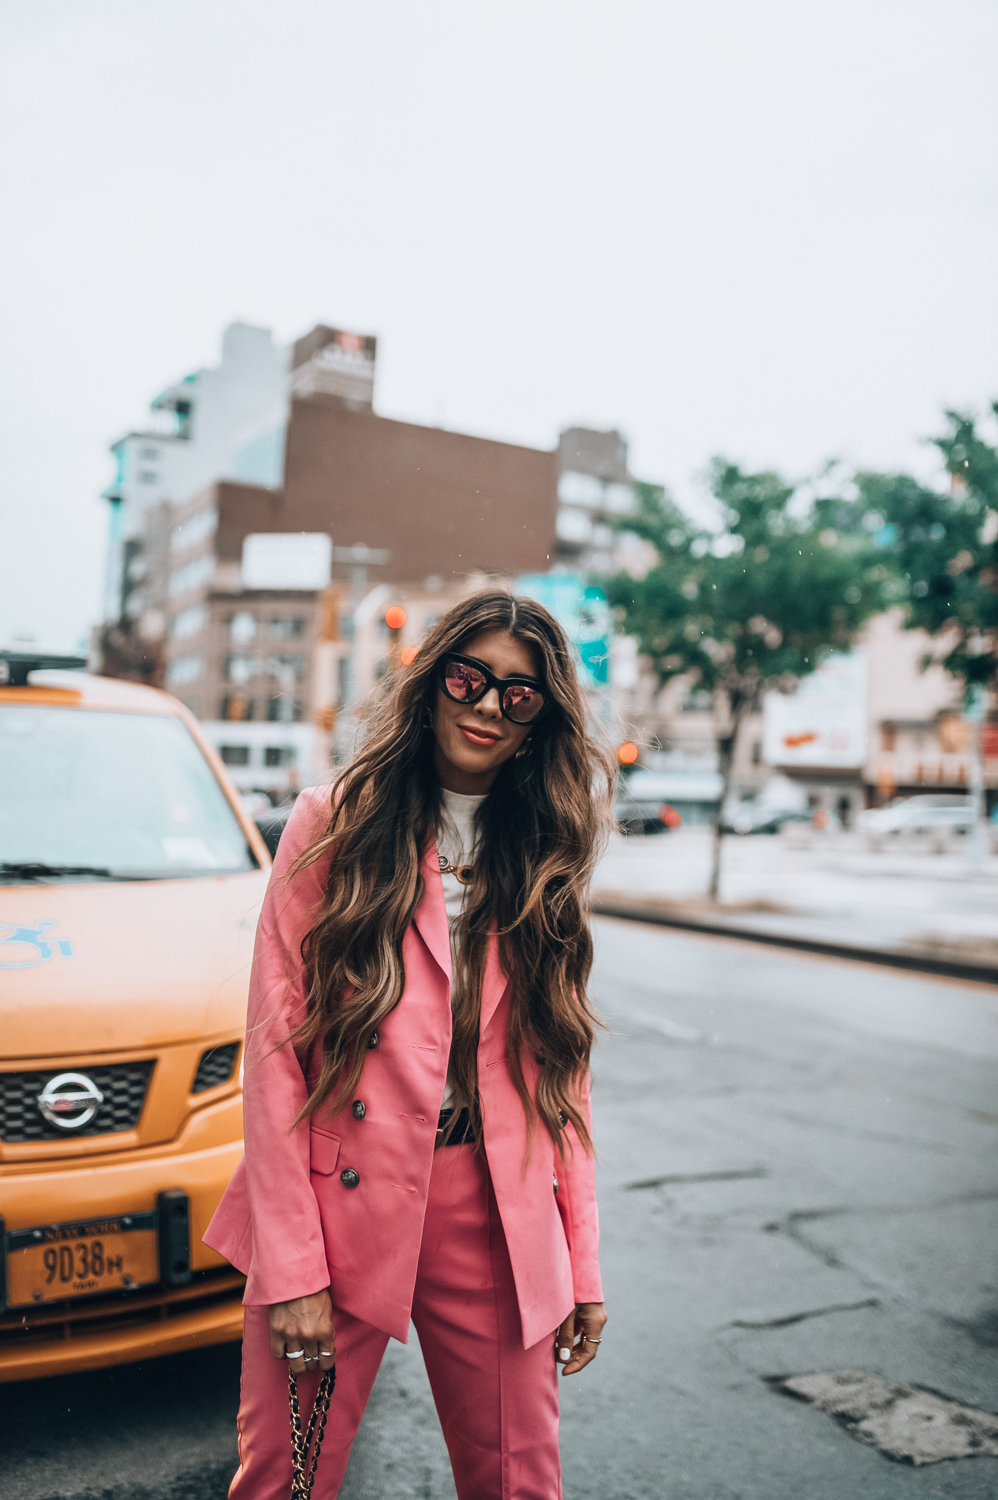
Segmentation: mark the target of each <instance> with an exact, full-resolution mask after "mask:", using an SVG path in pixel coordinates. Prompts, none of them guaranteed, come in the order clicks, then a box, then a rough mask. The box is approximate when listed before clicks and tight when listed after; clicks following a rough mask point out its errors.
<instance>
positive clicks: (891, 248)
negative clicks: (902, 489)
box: [0, 0, 998, 646]
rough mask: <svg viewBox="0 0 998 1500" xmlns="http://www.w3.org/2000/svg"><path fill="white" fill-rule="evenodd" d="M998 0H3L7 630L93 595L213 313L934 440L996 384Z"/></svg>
mask: <svg viewBox="0 0 998 1500" xmlns="http://www.w3.org/2000/svg"><path fill="white" fill-rule="evenodd" d="M996 65H998V6H996V4H995V3H994V0H856V3H854V0H696V3H692V0H598V3H593V0H479V3H476V4H469V3H468V0H367V3H365V4H363V5H357V4H355V3H351V4H343V3H341V0H283V3H281V4H280V5H276V4H274V3H273V0H266V3H264V0H171V3H170V4H168V5H151V4H136V0H86V4H80V3H79V0H30V3H28V0H7V4H5V5H4V6H3V7H2V8H0V82H2V87H0V139H2V143H3V144H2V184H0V192H2V202H3V218H4V223H5V229H4V233H3V236H2V243H0V271H2V276H3V285H4V290H5V293H6V296H5V309H6V310H5V315H4V320H3V341H2V361H0V380H2V388H0V412H2V448H0V505H2V528H0V640H3V639H5V638H6V639H7V640H9V639H10V637H11V636H12V635H14V634H22V635H33V636H35V637H36V638H37V639H39V640H40V641H45V642H49V643H51V644H53V645H57V644H58V645H63V646H72V645H73V644H75V643H76V642H77V641H78V640H79V639H80V638H81V637H82V636H83V635H84V634H85V633H86V631H87V630H88V628H89V626H90V625H91V624H92V622H93V621H94V620H95V618H96V612H97V608H98V599H99V592H100V580H101V572H102V566H103V556H104V541H105V534H106V524H107V520H106V506H105V504H104V503H103V502H101V501H100V500H99V499H98V495H99V492H100V490H101V489H102V488H103V487H104V485H105V484H107V482H108V480H109V477H110V474H111V459H110V455H109V454H108V452H107V445H108V444H109V443H110V442H111V441H112V440H113V439H114V438H116V437H117V436H119V435H120V434H121V433H122V432H123V431H125V430H127V429H128V428H130V427H132V426H135V425H141V423H142V421H143V417H144V413H145V411H146V408H147V404H148V401H149V400H150V398H151V397H152V396H154V395H155V394H156V392H157V391H158V390H160V389H161V388H162V387H163V386H164V385H166V384H167V383H168V382H169V381H172V380H173V379H175V378H176V377H177V376H179V375H182V374H184V373H185V372H186V371H189V370H192V369H196V368H197V367H198V366H199V365H203V364H209V363H215V362H216V360H217V357H218V350H219V340H220V335H221V331H222V328H223V326H224V325H225V324H226V323H227V322H230V321H231V320H233V319H236V318H241V319H245V320H247V321H249V322H253V323H258V324H263V325H266V326H268V327H271V328H273V329H274V331H275V333H276V335H277V336H278V337H279V338H280V339H282V340H288V339H291V338H293V337H295V336H296V335H298V334H300V333H302V332H304V331H306V330H307V329H308V328H310V327H311V326H312V325H313V324H314V323H315V322H318V321H323V322H330V323H334V324H338V325H340V326H345V327H348V328H353V329H357V330H361V331H365V332H373V333H376V334H377V335H378V340H379V345H378V383H377V389H376V396H375V402H376V408H377V410H378V411H380V412H381V413H382V414H383V415H386V416H395V417H402V418H410V419H414V420H416V421H420V422H435V421H439V422H442V423H443V425H445V426H448V427H453V428H458V429H461V430H463V431H467V432H472V433H481V434H486V435H489V436H497V437H502V438H508V439H512V440H515V441H518V442H526V443H531V444H536V445H538V446H542V447H551V446H553V445H554V443H555V442H556V440H557V434H558V431H559V428H561V427H563V426H566V425H568V424H570V423H576V422H585V423H590V424H593V425H597V426H601V427H611V426H617V427H619V428H620V429H621V430H622V431H623V432H624V433H625V434H626V435H627V437H628V438H629V440H630V443H631V460H632V469H633V470H634V471H635V472H636V473H638V474H639V475H641V476H643V477H647V478H651V479H657V480H664V481H665V482H667V483H668V484H669V485H670V486H672V488H673V489H674V491H675V492H676V494H677V495H678V496H679V497H680V498H681V499H685V500H686V501H687V502H690V503H692V502H693V501H694V500H695V495H696V483H697V475H698V474H700V473H701V472H702V470H703V468H704V465H705V464H706V462H707V460H708V459H709V458H710V456H711V455H712V454H715V453H724V454H727V455H730V456H732V457H734V458H736V459H738V460H741V461H743V462H745V463H748V464H755V465H764V464H765V465H773V466H777V467H781V468H783V469H784V470H786V471H787V472H789V473H791V474H793V475H803V474H806V473H807V472H809V471H811V470H813V469H814V468H815V467H816V466H818V465H820V464H821V463H822V462H823V461H824V460H826V459H827V458H829V457H831V456H842V457H844V458H846V459H847V460H849V461H852V462H855V463H859V464H863V465H865V466H880V467H900V466H908V467H916V468H918V469H919V470H920V471H922V472H926V465H927V463H929V462H930V456H929V454H928V452H927V450H926V449H925V447H924V446H923V445H922V444H921V442H920V440H921V439H922V438H924V437H925V436H926V435H927V434H931V433H932V432H933V431H935V430H937V429H938V426H939V411H940V408H941V407H942V405H943V404H946V403H949V404H957V405H962V406H972V407H978V408H980V407H982V406H983V405H984V403H985V402H986V401H988V400H990V399H991V398H992V397H994V396H996V395H998V326H996V325H998V314H996V296H995V285H996V245H998V193H996V170H995V168H996V154H998V150H996V148H998V89H996V87H995V76H996Z"/></svg>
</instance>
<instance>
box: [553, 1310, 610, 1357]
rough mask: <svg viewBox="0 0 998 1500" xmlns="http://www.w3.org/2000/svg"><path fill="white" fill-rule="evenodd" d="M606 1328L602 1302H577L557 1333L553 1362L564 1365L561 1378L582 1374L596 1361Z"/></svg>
mask: <svg viewBox="0 0 998 1500" xmlns="http://www.w3.org/2000/svg"><path fill="white" fill-rule="evenodd" d="M605 1327H606V1308H605V1307H604V1306H603V1303H602V1302H580V1303H579V1304H578V1305H577V1306H576V1309H575V1311H574V1312H573V1313H569V1315H568V1317H567V1318H566V1319H565V1321H564V1323H562V1325H561V1327H560V1328H559V1329H558V1334H557V1340H558V1342H557V1359H558V1363H559V1364H563V1365H564V1367H565V1368H564V1369H563V1370H562V1372H561V1373H562V1374H563V1375H574V1374H575V1372H576V1370H584V1369H585V1368H586V1365H588V1364H591V1362H592V1361H593V1360H594V1359H595V1358H596V1355H597V1352H598V1350H599V1340H600V1339H601V1338H602V1337H603V1329H604V1328H605Z"/></svg>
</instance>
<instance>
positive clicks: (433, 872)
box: [413, 839, 452, 983]
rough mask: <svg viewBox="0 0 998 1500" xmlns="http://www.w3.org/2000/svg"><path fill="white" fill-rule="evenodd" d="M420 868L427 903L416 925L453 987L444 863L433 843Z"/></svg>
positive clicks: (421, 906) (416, 917)
mask: <svg viewBox="0 0 998 1500" xmlns="http://www.w3.org/2000/svg"><path fill="white" fill-rule="evenodd" d="M420 868H421V872H422V876H423V899H422V901H420V903H419V905H418V906H417V907H416V911H415V914H414V916H413V921H414V922H415V924H416V926H417V927H418V928H419V934H420V937H421V938H422V939H423V942H424V943H425V944H426V946H427V948H429V950H430V952H431V953H432V954H433V957H434V958H435V959H436V961H437V963H438V964H439V965H440V967H441V969H443V971H444V973H445V975H446V976H447V980H448V983H449V982H450V980H451V977H452V976H451V962H450V931H449V929H448V926H447V908H446V907H445V906H444V888H443V883H442V881H441V879H440V861H439V859H438V858H437V846H436V842H435V840H433V839H430V841H429V842H428V844H427V846H426V852H425V853H424V855H423V861H422V865H421V867H420Z"/></svg>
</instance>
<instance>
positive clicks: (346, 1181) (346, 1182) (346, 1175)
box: [340, 1167, 360, 1188]
mask: <svg viewBox="0 0 998 1500" xmlns="http://www.w3.org/2000/svg"><path fill="white" fill-rule="evenodd" d="M340 1181H341V1182H342V1184H343V1186H344V1187H349V1188H355V1187H359V1186H360V1173H359V1172H355V1171H354V1169H353V1167H347V1168H346V1170H345V1171H343V1172H341V1173H340Z"/></svg>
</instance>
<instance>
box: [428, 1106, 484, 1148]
mask: <svg viewBox="0 0 998 1500" xmlns="http://www.w3.org/2000/svg"><path fill="white" fill-rule="evenodd" d="M453 1114H454V1111H453V1110H452V1109H442V1110H441V1111H440V1118H439V1119H438V1120H437V1145H438V1146H468V1145H472V1144H473V1143H474V1140H475V1133H474V1131H473V1130H472V1128H471V1116H470V1115H469V1114H468V1111H467V1110H466V1109H462V1110H460V1111H459V1112H458V1117H457V1124H456V1125H455V1126H454V1129H453V1130H452V1132H451V1134H450V1136H449V1137H448V1139H447V1140H446V1141H444V1140H441V1136H442V1135H443V1132H444V1131H445V1130H446V1129H447V1126H448V1124H449V1122H450V1120H451V1117H452V1116H453Z"/></svg>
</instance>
